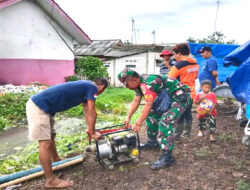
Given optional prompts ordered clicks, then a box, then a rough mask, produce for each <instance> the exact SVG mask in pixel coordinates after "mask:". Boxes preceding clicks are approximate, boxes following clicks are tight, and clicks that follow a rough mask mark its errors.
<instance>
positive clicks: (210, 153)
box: [19, 115, 250, 190]
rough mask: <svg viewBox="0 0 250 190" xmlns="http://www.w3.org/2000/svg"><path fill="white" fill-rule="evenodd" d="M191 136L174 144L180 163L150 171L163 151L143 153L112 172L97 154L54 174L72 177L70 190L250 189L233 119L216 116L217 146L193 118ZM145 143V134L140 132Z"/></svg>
mask: <svg viewBox="0 0 250 190" xmlns="http://www.w3.org/2000/svg"><path fill="white" fill-rule="evenodd" d="M194 118H195V119H194V124H193V130H192V136H191V137H190V139H183V138H182V140H181V142H176V147H175V150H174V156H175V158H176V160H177V161H176V164H174V165H173V166H172V167H170V168H166V169H161V170H158V171H152V170H151V169H150V165H149V163H152V162H153V161H155V160H157V159H158V157H159V155H160V151H159V150H147V151H142V154H141V159H140V162H139V163H128V164H124V165H122V166H120V167H119V166H118V167H115V169H114V170H109V169H106V168H103V167H101V166H100V165H99V164H98V162H97V161H96V159H95V156H94V155H89V156H88V158H87V159H86V161H85V162H84V163H83V164H79V165H75V166H72V167H70V168H67V169H64V170H61V171H59V172H56V175H60V176H61V178H64V179H67V178H71V179H73V180H74V186H73V187H72V188H68V189H86V190H92V189H93V190H99V189H100V190H101V189H120V190H122V189H145V190H146V189H167V190H171V189H174V190H184V189H191V190H193V189H194V190H205V189H206V190H231V189H237V182H239V181H240V180H244V181H245V182H247V183H249V184H250V150H249V149H248V148H247V147H245V146H244V145H242V144H241V138H242V135H243V129H242V128H240V127H238V124H237V122H236V121H235V119H234V117H233V116H218V118H217V131H216V139H217V141H216V142H215V143H212V144H211V143H210V142H209V137H208V134H206V136H205V137H203V138H198V137H197V132H198V127H197V119H196V117H195V115H194ZM140 134H141V141H142V142H144V141H145V129H143V130H142V131H141V133H140ZM43 183H44V178H43V177H41V178H38V179H35V180H32V181H28V182H26V183H24V184H23V185H22V186H21V187H20V188H19V189H27V190H28V189H29V190H30V189H43Z"/></svg>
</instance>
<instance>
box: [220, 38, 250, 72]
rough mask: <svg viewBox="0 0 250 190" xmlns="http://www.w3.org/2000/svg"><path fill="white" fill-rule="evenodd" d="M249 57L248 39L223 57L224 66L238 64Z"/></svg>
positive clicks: (249, 42)
mask: <svg viewBox="0 0 250 190" xmlns="http://www.w3.org/2000/svg"><path fill="white" fill-rule="evenodd" d="M249 57H250V41H248V42H246V43H245V44H244V45H242V46H240V47H238V48H237V49H235V50H234V51H233V52H231V53H230V54H228V55H227V56H226V57H225V58H224V63H223V65H224V67H229V66H230V65H234V66H240V65H241V64H242V63H243V62H245V61H246V60H247V59H248V58H249Z"/></svg>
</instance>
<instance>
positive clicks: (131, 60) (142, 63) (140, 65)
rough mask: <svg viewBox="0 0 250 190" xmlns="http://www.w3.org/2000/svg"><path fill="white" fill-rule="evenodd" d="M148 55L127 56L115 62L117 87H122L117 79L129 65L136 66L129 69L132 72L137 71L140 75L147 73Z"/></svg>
mask: <svg viewBox="0 0 250 190" xmlns="http://www.w3.org/2000/svg"><path fill="white" fill-rule="evenodd" d="M146 63H147V53H141V54H137V55H132V56H126V57H122V58H119V59H116V60H115V69H114V70H115V80H114V81H115V86H117V87H119V86H121V84H120V81H119V80H118V78H117V75H118V74H119V72H120V71H121V70H123V69H124V68H125V67H127V66H128V65H130V66H135V67H129V68H130V69H132V70H135V71H136V72H138V73H139V74H145V73H146V71H147V68H146Z"/></svg>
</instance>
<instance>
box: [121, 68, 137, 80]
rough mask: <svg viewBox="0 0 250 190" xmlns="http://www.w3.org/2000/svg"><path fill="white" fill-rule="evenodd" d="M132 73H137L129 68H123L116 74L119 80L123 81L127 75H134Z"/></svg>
mask: <svg viewBox="0 0 250 190" xmlns="http://www.w3.org/2000/svg"><path fill="white" fill-rule="evenodd" d="M134 75H138V73H137V72H136V71H133V70H131V69H129V68H125V69H123V70H122V71H121V72H120V73H119V74H118V79H119V81H120V82H122V83H125V82H126V79H127V76H134Z"/></svg>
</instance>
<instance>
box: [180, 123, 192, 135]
mask: <svg viewBox="0 0 250 190" xmlns="http://www.w3.org/2000/svg"><path fill="white" fill-rule="evenodd" d="M192 123H193V122H192V121H189V122H187V123H186V124H185V125H184V131H183V133H182V136H184V137H186V138H189V137H190V132H191V129H192Z"/></svg>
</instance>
